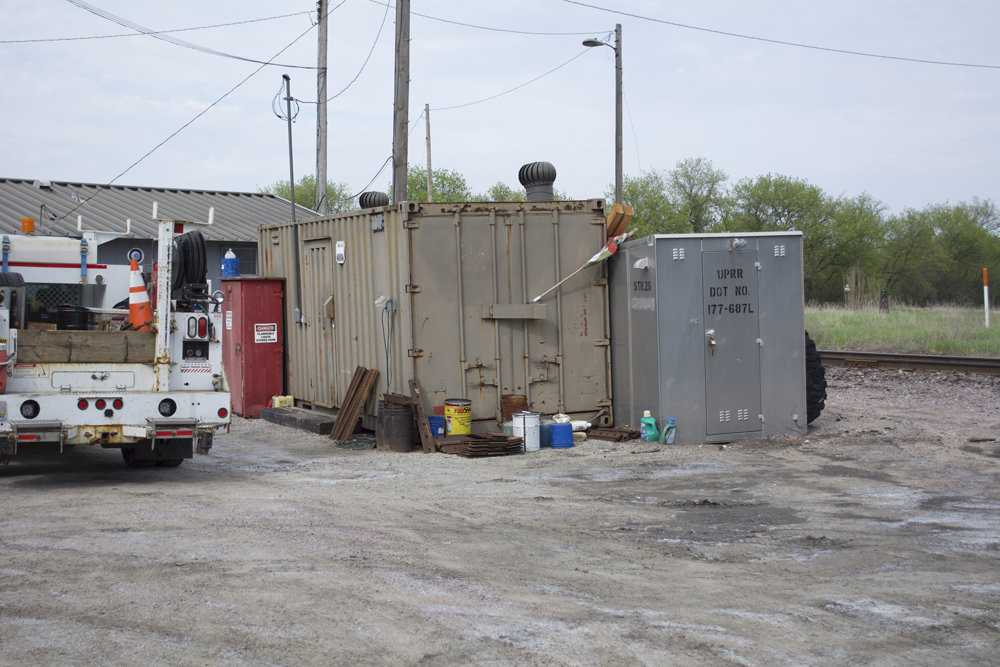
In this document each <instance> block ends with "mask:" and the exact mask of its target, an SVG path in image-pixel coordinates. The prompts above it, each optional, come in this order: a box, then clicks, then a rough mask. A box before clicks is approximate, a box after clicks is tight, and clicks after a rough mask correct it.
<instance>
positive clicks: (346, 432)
mask: <svg viewBox="0 0 1000 667" xmlns="http://www.w3.org/2000/svg"><path fill="white" fill-rule="evenodd" d="M377 379H378V370H377V369H374V368H371V369H368V368H365V367H364V366H358V367H357V368H356V369H355V370H354V377H353V378H351V386H350V387H348V389H347V396H345V397H344V404H343V405H342V406H341V407H340V412H338V413H337V421H336V422H335V423H334V425H333V431H331V432H330V437H331V438H332V439H333V440H336V441H338V442H343V441H344V440H347V439H348V438H350V437H351V434H352V433H354V427H355V426H356V425H357V423H358V417H360V416H361V408H363V407H364V405H365V403H367V402H368V395H369V394H371V393H372V388H373V387H374V386H375V381H376V380H377Z"/></svg>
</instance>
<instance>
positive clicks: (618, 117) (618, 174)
mask: <svg viewBox="0 0 1000 667" xmlns="http://www.w3.org/2000/svg"><path fill="white" fill-rule="evenodd" d="M583 45H584V46H606V47H608V48H613V49H614V50H615V203H616V204H621V203H622V24H621V23H618V24H616V25H615V45H614V46H611V45H610V44H608V43H607V42H601V41H599V40H596V39H586V40H584V42H583Z"/></svg>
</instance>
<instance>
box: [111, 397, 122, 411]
mask: <svg viewBox="0 0 1000 667" xmlns="http://www.w3.org/2000/svg"><path fill="white" fill-rule="evenodd" d="M111 405H113V406H114V407H115V410H121V409H122V407H124V405H125V401H123V400H122V399H120V398H116V399H115V400H114V402H113V403H112V404H111Z"/></svg>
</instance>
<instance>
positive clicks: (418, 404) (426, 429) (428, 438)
mask: <svg viewBox="0 0 1000 667" xmlns="http://www.w3.org/2000/svg"><path fill="white" fill-rule="evenodd" d="M410 398H412V399H413V406H414V407H415V408H416V409H417V431H419V433H420V445H421V447H423V450H424V451H425V452H432V453H433V452H435V451H437V448H436V446H435V444H434V434H433V433H431V423H430V422H429V421H427V412H426V411H425V410H424V392H423V390H421V388H420V380H418V379H416V378H413V379H412V380H410Z"/></svg>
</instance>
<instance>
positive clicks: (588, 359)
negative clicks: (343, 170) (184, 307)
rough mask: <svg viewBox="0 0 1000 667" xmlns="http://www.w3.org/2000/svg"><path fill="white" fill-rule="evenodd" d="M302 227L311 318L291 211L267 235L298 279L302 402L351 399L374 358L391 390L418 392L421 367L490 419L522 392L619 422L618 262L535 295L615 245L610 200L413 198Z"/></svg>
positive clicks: (436, 384) (294, 329)
mask: <svg viewBox="0 0 1000 667" xmlns="http://www.w3.org/2000/svg"><path fill="white" fill-rule="evenodd" d="M298 227H299V247H300V255H301V266H300V274H301V283H302V310H303V313H304V314H305V315H306V319H307V322H306V324H305V325H301V324H295V323H293V322H292V310H293V309H294V307H295V303H294V302H295V296H294V290H293V287H292V285H293V284H294V270H293V264H292V261H293V259H292V258H293V256H294V248H293V247H292V226H291V223H288V224H283V225H272V226H268V227H263V228H262V229H261V239H260V248H261V264H262V272H263V273H264V274H265V275H274V276H283V277H286V278H288V279H289V280H290V281H291V283H292V284H290V285H289V287H288V290H287V293H288V299H287V301H286V303H287V307H286V317H287V320H288V325H287V326H288V337H287V340H288V345H289V349H288V357H289V390H290V391H291V393H292V394H293V395H294V396H295V397H296V398H297V399H299V400H300V401H304V402H308V403H312V404H315V405H317V406H321V407H339V406H340V404H341V402H342V401H343V399H344V397H345V396H344V395H345V393H346V391H347V387H348V384H349V383H350V379H351V374H352V373H353V371H354V368H355V367H356V366H358V365H363V366H366V367H369V368H378V369H379V372H380V377H379V383H378V391H377V393H378V394H381V393H383V392H384V391H386V390H388V391H392V392H395V393H403V394H408V393H409V388H408V386H407V382H408V380H409V379H410V378H413V377H416V378H418V379H419V380H420V382H421V384H422V386H423V388H424V392H425V394H426V395H427V396H428V402H429V403H431V404H433V405H434V406H440V405H443V403H444V400H445V399H446V398H468V399H470V400H472V402H473V419H474V420H477V421H479V422H485V421H489V420H495V419H497V418H498V417H499V415H500V409H501V408H500V401H501V396H505V395H509V394H513V395H524V396H527V398H528V404H529V409H531V410H533V411H538V412H544V413H554V412H567V413H575V414H579V415H581V416H586V417H590V418H594V419H595V420H596V421H598V422H599V423H602V424H610V423H611V413H610V406H611V375H610V374H611V368H610V349H609V343H610V337H609V328H610V321H609V314H608V286H607V272H606V267H605V265H604V264H599V265H597V266H594V267H590V268H588V269H586V270H584V271H581V272H580V273H579V274H578V275H576V276H574V277H573V278H572V279H570V280H569V281H567V282H566V283H565V284H564V285H563V286H562V287H561V288H559V289H557V290H555V291H554V292H552V293H551V294H549V295H547V296H546V297H545V298H543V299H542V300H541V301H540V302H539V303H537V304H532V303H530V301H531V299H533V298H534V297H535V296H538V295H539V294H541V293H542V292H544V291H545V290H546V289H548V288H550V287H552V286H553V285H554V284H555V283H556V282H558V281H559V280H560V279H562V278H565V277H567V276H568V275H570V274H571V273H572V272H574V271H576V270H577V269H579V268H580V267H581V266H583V264H584V263H585V262H586V261H587V260H588V259H589V258H590V257H591V256H592V255H593V254H594V253H596V252H597V251H598V250H599V249H600V248H601V246H602V245H603V244H604V242H605V231H604V230H605V226H604V201H603V200H587V201H573V202H532V203H528V204H525V203H518V202H507V203H461V204H452V203H447V204H438V203H435V204H421V203H417V202H404V203H403V204H401V205H400V206H399V207H385V208H379V209H370V210H365V211H359V212H356V213H353V214H341V215H336V216H329V217H325V218H318V219H315V220H308V221H303V222H300V223H298ZM338 242H343V243H344V257H343V263H339V262H338V261H337V258H336V257H335V254H336V247H337V243H338ZM330 296H332V297H333V301H332V302H329V298H330ZM380 297H386V298H389V299H392V300H393V301H394V303H395V308H396V309H395V310H394V311H393V310H389V311H386V310H384V306H376V305H375V302H376V300H377V299H379V298H380ZM328 312H330V313H333V315H334V317H333V318H332V319H331V318H328V317H326V315H327V313H328ZM390 325H391V329H390ZM386 341H389V343H390V344H389V345H388V352H387V349H386V344H385V342H386ZM373 405H374V403H370V404H369V406H368V407H369V409H371V408H372V406H373Z"/></svg>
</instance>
